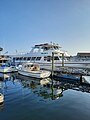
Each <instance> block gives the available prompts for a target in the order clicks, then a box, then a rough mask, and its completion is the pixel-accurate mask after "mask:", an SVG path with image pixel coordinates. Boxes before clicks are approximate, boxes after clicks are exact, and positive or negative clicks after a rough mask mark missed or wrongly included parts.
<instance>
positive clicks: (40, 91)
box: [18, 75, 63, 100]
mask: <svg viewBox="0 0 90 120" xmlns="http://www.w3.org/2000/svg"><path fill="white" fill-rule="evenodd" d="M18 78H19V79H20V80H21V82H22V85H23V87H24V88H25V87H26V88H30V89H31V90H32V92H33V93H34V94H36V95H38V96H39V97H43V98H44V99H48V98H50V99H52V100H55V99H58V98H60V97H62V96H63V95H62V92H63V89H62V88H60V87H58V88H55V87H54V85H53V82H52V80H51V79H50V78H45V79H42V80H40V79H34V78H32V79H31V80H30V77H24V76H21V75H18Z"/></svg>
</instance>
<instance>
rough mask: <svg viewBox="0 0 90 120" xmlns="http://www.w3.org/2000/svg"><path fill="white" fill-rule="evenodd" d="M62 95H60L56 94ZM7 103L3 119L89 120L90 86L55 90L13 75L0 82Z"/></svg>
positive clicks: (3, 106)
mask: <svg viewBox="0 0 90 120" xmlns="http://www.w3.org/2000/svg"><path fill="white" fill-rule="evenodd" d="M59 90H60V91H61V92H59V93H58V92H57V91H59ZM0 92H1V93H3V94H4V103H3V104H1V105H0V120H89V119H90V88H89V86H81V85H79V86H78V85H74V84H70V83H68V84H67V83H64V84H63V85H61V86H59V87H58V88H57V87H56V88H55V87H50V86H47V85H41V84H40V80H37V79H32V78H25V77H23V76H20V75H15V74H10V75H9V77H7V78H3V80H1V81H0Z"/></svg>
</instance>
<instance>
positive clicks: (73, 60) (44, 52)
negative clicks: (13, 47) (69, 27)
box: [12, 43, 90, 69]
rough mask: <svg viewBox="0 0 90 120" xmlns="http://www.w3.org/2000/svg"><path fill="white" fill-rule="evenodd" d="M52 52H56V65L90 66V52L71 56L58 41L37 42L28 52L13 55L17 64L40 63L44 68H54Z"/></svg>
mask: <svg viewBox="0 0 90 120" xmlns="http://www.w3.org/2000/svg"><path fill="white" fill-rule="evenodd" d="M52 53H55V54H54V66H55V67H58V66H66V67H80V68H90V54H89V53H88V54H85V53H83V54H82V53H78V54H77V55H76V56H70V55H69V54H68V53H67V52H66V51H62V50H61V46H60V45H59V44H56V43H44V44H37V45H35V46H34V47H32V49H31V51H30V52H29V53H26V54H16V55H13V56H12V59H13V62H14V63H15V65H20V64H22V63H25V62H33V63H38V64H40V68H42V69H51V68H52ZM88 55H89V56H88Z"/></svg>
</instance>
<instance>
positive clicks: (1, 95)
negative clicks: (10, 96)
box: [0, 93, 4, 104]
mask: <svg viewBox="0 0 90 120" xmlns="http://www.w3.org/2000/svg"><path fill="white" fill-rule="evenodd" d="M3 102H4V96H3V94H1V93H0V104H1V103H3Z"/></svg>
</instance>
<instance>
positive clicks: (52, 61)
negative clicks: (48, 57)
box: [51, 52, 54, 77]
mask: <svg viewBox="0 0 90 120" xmlns="http://www.w3.org/2000/svg"><path fill="white" fill-rule="evenodd" d="M53 72H54V52H52V72H51V75H52V77H53Z"/></svg>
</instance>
